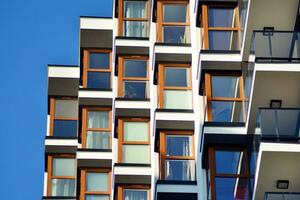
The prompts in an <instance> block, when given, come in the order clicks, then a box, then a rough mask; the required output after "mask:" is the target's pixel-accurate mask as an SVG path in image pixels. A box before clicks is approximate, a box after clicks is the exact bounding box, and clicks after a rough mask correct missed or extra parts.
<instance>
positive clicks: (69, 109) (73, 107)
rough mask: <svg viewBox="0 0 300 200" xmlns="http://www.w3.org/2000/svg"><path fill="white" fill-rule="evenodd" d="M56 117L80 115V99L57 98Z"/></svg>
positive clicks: (75, 116)
mask: <svg viewBox="0 0 300 200" xmlns="http://www.w3.org/2000/svg"><path fill="white" fill-rule="evenodd" d="M54 113H55V114H54V116H55V117H67V118H77V117H78V101H77V100H55V112H54Z"/></svg>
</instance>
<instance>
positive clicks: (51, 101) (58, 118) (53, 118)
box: [49, 97, 78, 136]
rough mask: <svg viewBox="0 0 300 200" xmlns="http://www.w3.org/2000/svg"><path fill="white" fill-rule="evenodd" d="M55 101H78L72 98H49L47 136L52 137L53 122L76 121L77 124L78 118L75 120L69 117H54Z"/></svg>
mask: <svg viewBox="0 0 300 200" xmlns="http://www.w3.org/2000/svg"><path fill="white" fill-rule="evenodd" d="M56 100H78V99H77V98H72V97H60V98H54V97H51V98H50V127H49V136H53V134H54V132H53V131H54V121H55V120H69V121H74V120H76V121H77V122H78V117H77V118H69V117H55V105H56V102H55V101H56Z"/></svg>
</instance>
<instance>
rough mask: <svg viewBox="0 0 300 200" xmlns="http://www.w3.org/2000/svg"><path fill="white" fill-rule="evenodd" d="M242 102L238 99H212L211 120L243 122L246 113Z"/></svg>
mask: <svg viewBox="0 0 300 200" xmlns="http://www.w3.org/2000/svg"><path fill="white" fill-rule="evenodd" d="M243 104H244V103H243V102H238V101H235V102H234V101H212V102H211V107H212V121H213V122H244V121H245V117H246V116H245V115H246V114H245V111H244V106H243Z"/></svg>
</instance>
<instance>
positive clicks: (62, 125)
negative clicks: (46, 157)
mask: <svg viewBox="0 0 300 200" xmlns="http://www.w3.org/2000/svg"><path fill="white" fill-rule="evenodd" d="M53 136H59V137H77V120H58V119H55V120H54V124H53Z"/></svg>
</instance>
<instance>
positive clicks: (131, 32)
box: [123, 21, 148, 37]
mask: <svg viewBox="0 0 300 200" xmlns="http://www.w3.org/2000/svg"><path fill="white" fill-rule="evenodd" d="M123 32H124V36H126V37H148V22H144V21H124V22H123Z"/></svg>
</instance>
